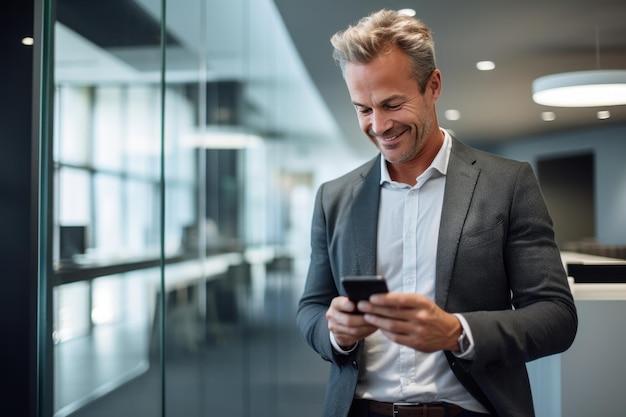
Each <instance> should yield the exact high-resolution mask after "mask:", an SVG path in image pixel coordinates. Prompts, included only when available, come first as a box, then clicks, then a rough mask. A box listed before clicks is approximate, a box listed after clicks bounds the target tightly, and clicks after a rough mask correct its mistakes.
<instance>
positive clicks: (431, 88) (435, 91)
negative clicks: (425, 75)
mask: <svg viewBox="0 0 626 417" xmlns="http://www.w3.org/2000/svg"><path fill="white" fill-rule="evenodd" d="M426 93H427V94H429V95H430V96H431V97H432V98H433V100H435V101H437V99H438V98H439V96H440V95H441V71H439V70H438V69H436V68H435V69H434V70H433V73H432V74H430V78H429V79H428V84H426Z"/></svg>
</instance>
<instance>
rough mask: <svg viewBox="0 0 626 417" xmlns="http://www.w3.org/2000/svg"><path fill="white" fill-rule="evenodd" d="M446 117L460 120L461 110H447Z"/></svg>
mask: <svg viewBox="0 0 626 417" xmlns="http://www.w3.org/2000/svg"><path fill="white" fill-rule="evenodd" d="M445 116H446V119H448V120H459V119H460V118H461V112H460V111H458V110H455V109H449V110H446V112H445Z"/></svg>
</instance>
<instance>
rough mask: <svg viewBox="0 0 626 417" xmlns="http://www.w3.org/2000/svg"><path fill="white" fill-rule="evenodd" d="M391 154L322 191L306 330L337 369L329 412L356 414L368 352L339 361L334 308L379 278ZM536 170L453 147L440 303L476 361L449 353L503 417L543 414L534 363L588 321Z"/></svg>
mask: <svg viewBox="0 0 626 417" xmlns="http://www.w3.org/2000/svg"><path fill="white" fill-rule="evenodd" d="M379 158H380V156H379V157H377V158H374V159H373V160H371V161H369V162H367V163H365V164H364V165H362V166H361V167H359V168H357V169H355V170H354V171H352V172H350V173H348V174H346V175H344V176H342V177H340V178H338V179H335V180H333V181H330V182H328V183H325V184H323V185H322V186H321V187H320V189H319V190H318V194H317V198H316V203H315V208H314V214H313V222H312V229H311V249H312V253H311V263H310V266H309V272H308V276H307V282H306V285H305V289H304V292H303V295H302V298H301V300H300V304H299V308H298V315H297V323H298V328H299V330H300V333H301V334H302V335H303V337H304V338H305V339H306V341H307V342H308V343H309V344H310V345H311V346H312V347H313V349H315V351H317V352H318V353H319V354H320V355H321V356H322V358H323V359H325V360H327V361H329V362H330V363H331V372H330V377H329V383H328V387H327V392H326V401H325V408H324V416H325V417H331V416H337V417H344V416H346V415H347V413H348V410H349V408H350V404H351V401H352V398H353V395H354V391H355V387H356V383H357V376H358V369H359V365H360V360H361V354H362V352H361V349H360V347H359V348H357V349H356V351H355V352H353V353H352V354H351V355H347V356H346V355H338V354H336V352H334V350H333V348H332V346H331V344H330V340H329V331H328V323H327V320H326V317H325V312H326V310H327V309H328V306H329V304H330V301H331V300H332V299H333V298H334V297H336V296H338V295H345V294H344V293H343V290H342V287H341V284H340V279H341V277H342V276H345V275H358V274H365V275H371V274H375V273H376V229H377V226H376V224H377V218H378V206H379V204H378V202H379V198H380V185H379V181H380V169H379V163H380V160H379ZM553 237H554V233H553V230H552V221H551V219H550V216H549V213H548V211H547V209H546V206H545V203H544V200H543V197H542V195H541V191H540V189H539V186H538V184H537V181H536V178H535V176H534V173H533V171H532V168H531V167H530V165H529V164H528V163H522V162H517V161H512V160H508V159H504V158H501V157H497V156H494V155H490V154H487V153H484V152H480V151H477V150H474V149H471V148H469V147H467V146H465V145H463V144H462V143H461V142H459V141H458V140H456V139H453V145H452V151H451V155H450V162H449V165H448V172H447V177H446V186H445V194H444V202H443V211H442V216H441V227H440V231H439V242H438V247H437V272H436V300H435V302H436V303H437V304H438V305H439V306H440V307H442V308H443V309H445V310H446V311H448V312H451V313H463V315H464V317H465V318H466V319H467V322H468V323H469V326H470V328H471V329H472V334H473V336H474V343H475V345H474V346H475V358H474V359H473V360H472V361H464V360H459V359H456V358H455V357H454V356H453V355H451V354H449V352H447V354H446V356H447V357H448V360H449V363H450V366H451V367H452V369H453V371H454V372H455V374H457V377H458V378H459V380H461V382H462V383H463V384H464V385H465V386H466V387H467V388H468V390H469V391H470V392H472V393H473V394H474V395H475V396H476V397H477V398H478V399H479V400H481V402H483V404H485V406H487V407H488V409H490V410H492V412H493V413H494V414H496V415H499V416H520V417H522V416H523V417H529V416H533V415H534V411H533V404H532V398H531V392H530V385H529V381H528V375H527V372H526V366H525V363H526V362H528V361H532V360H534V359H537V358H540V357H543V356H547V355H551V354H555V353H559V352H562V351H564V350H566V349H567V348H568V347H569V346H570V345H571V344H572V342H573V340H574V336H575V334H576V329H577V324H578V323H577V316H576V309H575V306H574V302H573V299H572V295H571V293H570V290H569V286H568V283H567V279H566V274H565V272H564V269H563V265H562V263H561V258H560V253H559V250H558V247H557V245H556V244H555V242H554V238H553Z"/></svg>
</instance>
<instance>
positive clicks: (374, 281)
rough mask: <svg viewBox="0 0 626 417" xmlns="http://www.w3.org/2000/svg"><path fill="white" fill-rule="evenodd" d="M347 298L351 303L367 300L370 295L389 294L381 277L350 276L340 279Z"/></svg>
mask: <svg viewBox="0 0 626 417" xmlns="http://www.w3.org/2000/svg"><path fill="white" fill-rule="evenodd" d="M341 284H342V285H343V289H344V290H345V292H346V294H347V295H348V298H349V299H350V301H352V302H353V303H355V304H356V303H358V302H359V301H361V300H367V299H369V298H370V295H372V294H379V293H385V292H389V289H388V288H387V281H386V280H385V277H383V276H382V275H350V276H345V277H343V278H342V279H341Z"/></svg>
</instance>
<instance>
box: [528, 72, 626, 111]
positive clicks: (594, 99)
mask: <svg viewBox="0 0 626 417" xmlns="http://www.w3.org/2000/svg"><path fill="white" fill-rule="evenodd" d="M533 100H534V101H535V103H538V104H542V105H544V106H554V107H596V106H619V105H623V104H626V70H593V71H576V72H565V73H561V74H552V75H546V76H544V77H540V78H537V79H536V80H535V81H533Z"/></svg>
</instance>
